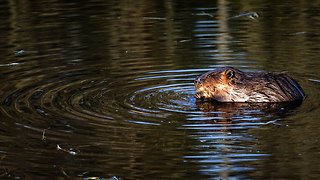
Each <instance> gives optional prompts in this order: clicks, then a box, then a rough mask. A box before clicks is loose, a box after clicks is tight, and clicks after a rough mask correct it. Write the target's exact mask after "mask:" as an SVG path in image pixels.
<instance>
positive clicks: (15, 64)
mask: <svg viewBox="0 0 320 180" xmlns="http://www.w3.org/2000/svg"><path fill="white" fill-rule="evenodd" d="M19 64H22V63H15V62H13V63H8V64H0V67H9V66H17V65H19Z"/></svg>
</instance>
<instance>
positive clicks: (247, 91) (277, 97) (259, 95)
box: [195, 67, 306, 102]
mask: <svg viewBox="0 0 320 180" xmlns="http://www.w3.org/2000/svg"><path fill="white" fill-rule="evenodd" d="M195 86H196V90H197V94H196V95H195V97H196V98H198V99H204V100H216V101H219V102H288V101H301V100H303V99H304V98H305V97H306V95H305V93H304V91H303V89H302V88H301V86H300V85H299V84H298V83H297V82H296V81H295V80H294V79H293V78H291V77H290V76H288V75H287V74H285V73H274V72H243V71H240V70H238V69H236V68H233V67H224V68H217V69H215V70H213V71H210V72H207V73H205V74H203V75H201V76H200V77H198V78H197V79H196V80H195Z"/></svg>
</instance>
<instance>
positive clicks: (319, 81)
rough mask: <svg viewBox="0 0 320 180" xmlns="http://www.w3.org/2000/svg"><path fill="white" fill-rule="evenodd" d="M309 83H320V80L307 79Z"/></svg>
mask: <svg viewBox="0 0 320 180" xmlns="http://www.w3.org/2000/svg"><path fill="white" fill-rule="evenodd" d="M308 80H309V81H312V82H317V83H320V79H308Z"/></svg>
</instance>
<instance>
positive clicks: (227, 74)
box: [224, 69, 235, 79]
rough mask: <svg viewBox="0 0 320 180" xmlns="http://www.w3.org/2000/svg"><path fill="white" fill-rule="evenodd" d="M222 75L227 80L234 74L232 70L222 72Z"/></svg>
mask: <svg viewBox="0 0 320 180" xmlns="http://www.w3.org/2000/svg"><path fill="white" fill-rule="evenodd" d="M224 74H225V75H226V77H227V78H228V79H231V78H233V77H234V74H235V72H234V71H233V70H232V69H228V70H225V71H224Z"/></svg>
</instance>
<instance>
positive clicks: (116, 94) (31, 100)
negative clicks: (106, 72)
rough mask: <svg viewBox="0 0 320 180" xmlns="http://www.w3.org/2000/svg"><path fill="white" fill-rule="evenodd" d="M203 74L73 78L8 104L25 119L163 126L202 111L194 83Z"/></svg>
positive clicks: (17, 95) (54, 80)
mask: <svg viewBox="0 0 320 180" xmlns="http://www.w3.org/2000/svg"><path fill="white" fill-rule="evenodd" d="M198 71H199V70H185V71H179V70H172V71H158V72H151V73H146V74H145V75H144V76H121V77H113V78H110V77H108V78H103V77H101V76H88V74H87V73H86V72H69V73H68V75H67V76H63V77H62V76H61V77H59V76H58V77H50V78H49V79H48V78H46V79H45V80H43V81H40V82H37V83H36V84H29V85H28V86H25V87H24V88H21V89H19V90H16V91H15V92H13V93H11V94H10V95H8V96H7V97H6V98H4V99H5V100H4V101H3V102H4V104H6V105H10V106H13V107H14V109H15V110H16V111H18V112H21V113H20V114H21V115H22V116H25V115H23V114H28V115H32V114H33V116H38V115H40V117H41V116H51V117H56V118H59V119H63V118H67V119H71V120H72V119H73V120H83V121H88V120H90V122H91V123H93V124H94V123H96V125H98V124H100V125H101V124H103V122H107V121H109V122H110V121H115V120H117V121H119V120H128V122H134V123H144V124H149V125H158V124H159V123H161V121H164V120H165V119H166V118H167V117H169V116H170V115H172V114H173V113H189V112H192V111H194V110H195V109H196V105H195V99H194V97H193V95H194V93H195V90H194V86H193V79H194V78H195V77H196V76H197V75H198V74H199V72H198ZM88 77H90V78H88ZM8 113H9V114H10V112H8ZM11 113H12V116H14V115H13V114H16V113H15V112H11ZM38 117H39V116H38ZM150 117H152V118H150Z"/></svg>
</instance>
